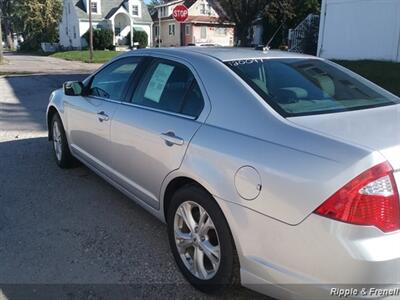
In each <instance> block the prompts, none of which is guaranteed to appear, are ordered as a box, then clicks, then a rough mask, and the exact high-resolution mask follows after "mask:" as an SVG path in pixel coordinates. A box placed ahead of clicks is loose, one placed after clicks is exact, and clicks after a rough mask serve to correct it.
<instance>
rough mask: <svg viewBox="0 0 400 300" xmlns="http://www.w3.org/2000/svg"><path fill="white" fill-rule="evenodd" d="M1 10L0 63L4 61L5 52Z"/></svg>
mask: <svg viewBox="0 0 400 300" xmlns="http://www.w3.org/2000/svg"><path fill="white" fill-rule="evenodd" d="M1 13H2V12H1V10H0V64H2V63H3V62H4V54H3V35H2V30H1Z"/></svg>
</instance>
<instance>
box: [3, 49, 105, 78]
mask: <svg viewBox="0 0 400 300" xmlns="http://www.w3.org/2000/svg"><path fill="white" fill-rule="evenodd" d="M5 59H6V63H5V64H3V65H0V74H1V73H10V74H24V73H27V74H78V73H92V72H94V71H95V70H97V69H98V68H99V67H100V66H101V64H88V63H83V62H78V61H66V60H63V59H59V58H54V57H49V56H36V55H21V54H14V53H11V52H8V53H5Z"/></svg>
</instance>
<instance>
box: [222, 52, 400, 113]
mask: <svg viewBox="0 0 400 300" xmlns="http://www.w3.org/2000/svg"><path fill="white" fill-rule="evenodd" d="M226 65H228V66H229V67H230V68H231V69H232V70H233V71H235V72H236V73H237V74H238V75H239V76H240V77H242V78H243V79H244V80H245V81H246V82H247V83H248V84H249V85H250V86H251V87H252V88H253V89H254V90H255V91H256V92H257V93H258V94H259V95H260V96H261V97H263V98H264V99H265V100H266V101H267V102H268V103H269V104H270V105H271V106H272V107H273V108H274V109H275V110H276V111H278V112H279V113H280V114H281V115H283V116H284V117H295V116H306V115H313V114H324V113H333V112H343V111H351V110H359V109H367V108H373V107H379V106H386V105H392V104H398V103H400V101H399V99H398V98H396V97H395V96H393V95H391V94H390V93H388V92H386V91H385V90H383V89H381V88H377V87H375V86H374V85H372V84H371V83H369V82H368V81H367V80H365V79H362V78H359V77H358V76H354V75H352V74H351V73H350V72H346V71H342V70H341V69H340V68H338V67H336V66H335V65H334V64H331V63H327V62H324V61H322V60H319V59H265V60H263V59H248V60H235V61H229V62H226Z"/></svg>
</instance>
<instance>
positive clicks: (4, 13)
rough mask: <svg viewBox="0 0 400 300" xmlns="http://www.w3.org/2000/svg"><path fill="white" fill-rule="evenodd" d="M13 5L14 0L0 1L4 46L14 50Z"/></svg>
mask: <svg viewBox="0 0 400 300" xmlns="http://www.w3.org/2000/svg"><path fill="white" fill-rule="evenodd" d="M14 4H15V0H0V13H1V19H2V20H1V24H2V25H3V28H4V35H5V41H6V45H7V47H8V48H9V49H14V39H13V28H12V22H13V7H14Z"/></svg>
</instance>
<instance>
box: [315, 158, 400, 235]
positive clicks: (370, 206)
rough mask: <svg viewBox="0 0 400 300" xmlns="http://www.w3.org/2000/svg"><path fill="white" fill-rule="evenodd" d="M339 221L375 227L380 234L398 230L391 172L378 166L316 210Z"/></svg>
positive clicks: (399, 218) (399, 211) (398, 213)
mask: <svg viewBox="0 0 400 300" xmlns="http://www.w3.org/2000/svg"><path fill="white" fill-rule="evenodd" d="M314 212H315V213H316V214H319V215H321V216H324V217H328V218H331V219H335V220H338V221H342V222H346V223H351V224H356V225H370V226H371V225H372V226H376V227H377V228H379V229H380V230H382V231H383V232H391V231H395V230H399V229H400V203H399V194H398V191H397V186H396V182H395V180H394V176H393V169H392V167H391V166H390V164H389V163H388V162H384V163H381V164H379V165H377V166H375V167H373V168H371V169H369V170H367V171H365V172H364V173H362V174H361V175H359V176H357V177H356V178H354V179H353V180H352V181H350V182H349V183H348V184H346V185H345V186H344V187H342V188H341V189H340V190H339V191H337V192H336V193H335V194H334V195H332V196H331V197H330V198H329V199H328V200H326V201H325V202H324V203H323V204H322V205H321V206H320V207H318V208H317V209H316V210H315V211H314Z"/></svg>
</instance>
